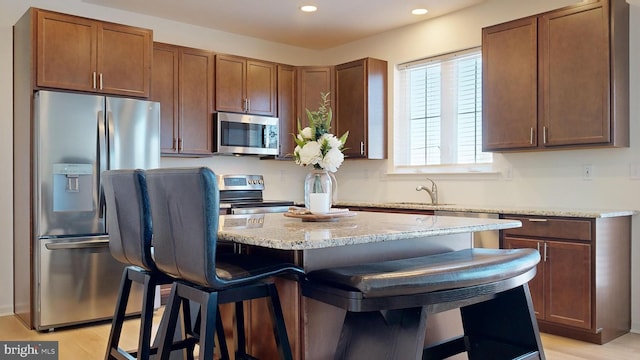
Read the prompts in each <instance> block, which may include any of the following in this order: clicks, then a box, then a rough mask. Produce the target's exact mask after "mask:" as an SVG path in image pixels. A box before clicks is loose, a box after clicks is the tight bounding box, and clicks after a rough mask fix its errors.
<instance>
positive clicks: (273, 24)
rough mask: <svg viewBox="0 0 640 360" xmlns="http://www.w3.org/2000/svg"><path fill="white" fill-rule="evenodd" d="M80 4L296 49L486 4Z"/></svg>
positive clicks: (143, 0) (275, 0)
mask: <svg viewBox="0 0 640 360" xmlns="http://www.w3.org/2000/svg"><path fill="white" fill-rule="evenodd" d="M83 1H84V2H87V3H91V4H97V5H101V6H106V7H110V8H116V9H121V10H127V11H132V12H137V13H143V14H147V15H151V16H156V17H160V18H165V19H170V20H175V21H179V22H183V23H188V24H193V25H198V26H203V27H208V28H212V29H217V30H221V31H225V32H230V33H235V34H241V35H246V36H251V37H255V38H260V39H264V40H268V41H274V42H278V43H283V44H288V45H293V46H298V47H304V48H309V49H327V48H331V47H335V46H338V45H342V44H346V43H349V42H351V41H355V40H358V39H362V38H365V37H368V36H372V35H375V34H379V33H382V32H385V31H389V30H392V29H396V28H400V27H403V26H407V25H410V24H413V23H417V22H420V21H424V20H427V19H431V18H434V17H437V16H441V15H444V14H446V13H450V12H453V11H457V10H460V9H462V8H465V7H469V6H473V5H476V4H478V3H482V2H484V1H486V0H400V1H398V0H180V1H176V0H153V2H150V1H148V0H83ZM150 4H153V5H152V6H150ZM308 4H312V5H316V6H317V7H318V11H317V12H315V13H303V12H301V11H300V10H299V8H300V6H302V5H308ZM418 7H420V8H426V9H428V10H429V13H427V14H426V15H422V16H416V15H412V14H411V10H412V9H414V8H418Z"/></svg>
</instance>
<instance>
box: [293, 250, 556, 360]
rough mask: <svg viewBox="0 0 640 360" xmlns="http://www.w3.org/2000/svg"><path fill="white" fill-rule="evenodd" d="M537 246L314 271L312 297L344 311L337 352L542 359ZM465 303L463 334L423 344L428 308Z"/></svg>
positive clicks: (309, 284)
mask: <svg viewBox="0 0 640 360" xmlns="http://www.w3.org/2000/svg"><path fill="white" fill-rule="evenodd" d="M539 261H540V254H539V253H538V252H537V251H535V250H533V249H509V250H505V249H465V250H458V251H452V252H447V253H442V254H436V255H428V256H421V257H415V258H408V259H401V260H389V261H381V262H377V263H368V264H359V265H351V266H342V267H337V268H332V269H322V270H316V271H312V272H309V273H308V274H307V278H306V279H305V280H304V281H303V282H302V294H303V295H304V296H306V297H308V298H311V299H315V300H318V301H322V302H324V303H327V304H330V305H333V306H336V307H339V308H342V309H345V310H346V316H345V320H344V323H343V326H342V331H341V334H340V338H339V341H338V346H337V349H336V352H335V357H334V359H341V360H342V359H354V360H355V359H369V360H373V359H380V360H383V359H384V360H388V359H398V360H400V359H402V360H405V359H423V360H425V359H446V358H448V357H450V356H453V355H456V354H459V353H463V352H466V353H467V356H468V358H469V359H471V360H485V359H487V360H489V359H491V360H507V359H509V360H511V359H520V360H522V359H539V360H544V359H545V357H544V351H543V349H542V344H541V342H540V336H539V332H538V327H537V323H536V320H535V316H534V314H533V305H532V302H531V294H530V293H529V288H528V286H527V282H528V281H529V280H531V279H532V278H533V277H534V276H535V274H536V266H537V264H538V263H539ZM451 309H459V311H460V317H461V320H462V325H463V334H462V335H461V336H458V337H454V338H452V339H448V340H445V341H443V342H440V343H437V344H432V345H429V346H426V347H424V339H425V332H426V331H425V330H426V328H427V327H426V321H427V316H428V315H429V314H434V313H438V312H442V311H446V310H451Z"/></svg>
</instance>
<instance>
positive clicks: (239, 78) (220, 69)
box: [216, 55, 246, 112]
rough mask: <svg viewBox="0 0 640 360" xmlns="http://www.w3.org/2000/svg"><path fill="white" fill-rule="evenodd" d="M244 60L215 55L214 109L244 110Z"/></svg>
mask: <svg viewBox="0 0 640 360" xmlns="http://www.w3.org/2000/svg"><path fill="white" fill-rule="evenodd" d="M245 67H246V60H245V59H244V58H241V57H238V56H230V55H216V110H218V111H231V112H245V107H244V106H245V102H244V100H245V93H244V84H245V82H246V80H245V74H246V71H245Z"/></svg>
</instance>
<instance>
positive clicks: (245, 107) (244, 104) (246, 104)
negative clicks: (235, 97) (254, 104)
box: [242, 98, 249, 112]
mask: <svg viewBox="0 0 640 360" xmlns="http://www.w3.org/2000/svg"><path fill="white" fill-rule="evenodd" d="M242 111H244V112H249V99H247V98H244V99H242Z"/></svg>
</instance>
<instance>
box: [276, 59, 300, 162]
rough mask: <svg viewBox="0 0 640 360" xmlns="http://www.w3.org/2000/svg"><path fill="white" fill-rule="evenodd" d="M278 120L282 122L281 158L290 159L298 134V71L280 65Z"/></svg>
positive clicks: (291, 67) (279, 155)
mask: <svg viewBox="0 0 640 360" xmlns="http://www.w3.org/2000/svg"><path fill="white" fill-rule="evenodd" d="M277 71H278V118H279V120H280V139H279V140H280V151H279V154H278V157H279V158H290V157H291V156H292V154H293V150H294V149H295V147H296V143H295V142H294V141H293V136H292V134H294V133H297V131H298V128H297V117H296V69H295V67H293V66H289V65H278V70H277Z"/></svg>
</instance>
